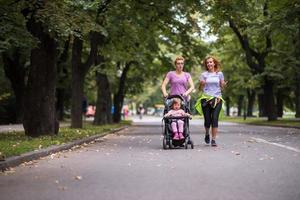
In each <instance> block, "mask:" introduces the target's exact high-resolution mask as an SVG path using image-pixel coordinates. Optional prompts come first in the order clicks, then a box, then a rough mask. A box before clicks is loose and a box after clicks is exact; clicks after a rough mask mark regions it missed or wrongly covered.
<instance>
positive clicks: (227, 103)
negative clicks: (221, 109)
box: [225, 98, 230, 116]
mask: <svg viewBox="0 0 300 200" xmlns="http://www.w3.org/2000/svg"><path fill="white" fill-rule="evenodd" d="M225 103H226V116H230V99H229V98H226V99H225Z"/></svg>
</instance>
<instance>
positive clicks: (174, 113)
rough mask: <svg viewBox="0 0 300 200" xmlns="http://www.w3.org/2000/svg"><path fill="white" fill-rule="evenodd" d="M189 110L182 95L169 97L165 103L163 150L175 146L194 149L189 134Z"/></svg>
mask: <svg viewBox="0 0 300 200" xmlns="http://www.w3.org/2000/svg"><path fill="white" fill-rule="evenodd" d="M190 118H191V115H190V114H189V108H188V105H187V102H186V101H185V99H184V98H183V97H182V96H180V95H174V96H169V97H167V99H166V102H165V110H164V118H163V120H164V122H165V123H164V124H165V128H164V139H163V148H164V149H166V147H167V145H168V146H169V148H172V147H173V146H184V147H185V148H187V147H188V144H190V145H191V148H193V147H194V145H193V142H192V140H191V139H190V134H189V119H190Z"/></svg>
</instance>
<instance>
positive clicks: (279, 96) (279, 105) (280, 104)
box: [276, 89, 284, 117]
mask: <svg viewBox="0 0 300 200" xmlns="http://www.w3.org/2000/svg"><path fill="white" fill-rule="evenodd" d="M283 101H284V94H283V91H282V90H281V89H279V90H278V93H277V95H276V105H277V109H276V110H277V116H278V117H282V116H283Z"/></svg>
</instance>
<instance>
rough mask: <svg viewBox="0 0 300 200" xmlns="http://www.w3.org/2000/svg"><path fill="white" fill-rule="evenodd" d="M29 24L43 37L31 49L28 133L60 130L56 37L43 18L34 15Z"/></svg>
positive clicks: (26, 105)
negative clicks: (47, 30)
mask: <svg viewBox="0 0 300 200" xmlns="http://www.w3.org/2000/svg"><path fill="white" fill-rule="evenodd" d="M27 28H28V30H29V31H30V32H31V34H32V35H33V36H35V37H36V38H38V39H39V41H40V43H39V44H38V47H36V48H35V49H33V50H32V51H31V57H30V62H31V65H30V68H29V75H28V81H27V86H26V93H25V96H24V98H25V99H24V123H23V126H24V129H25V134H26V135H29V136H32V137H37V136H40V135H54V134H57V133H58V126H59V124H58V121H57V119H56V114H55V88H56V74H57V69H56V57H57V56H56V54H57V52H56V49H57V43H56V41H55V39H54V38H51V36H50V35H49V34H47V33H44V32H43V30H44V27H43V24H42V23H41V22H36V21H35V19H32V18H31V19H30V20H29V21H28V22H27Z"/></svg>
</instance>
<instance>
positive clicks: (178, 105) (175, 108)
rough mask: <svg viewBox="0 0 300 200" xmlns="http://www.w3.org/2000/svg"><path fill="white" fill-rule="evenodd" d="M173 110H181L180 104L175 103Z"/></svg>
mask: <svg viewBox="0 0 300 200" xmlns="http://www.w3.org/2000/svg"><path fill="white" fill-rule="evenodd" d="M173 109H174V110H179V109H180V104H179V103H177V102H175V103H174V104H173Z"/></svg>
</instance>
